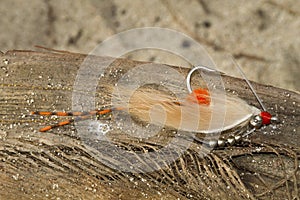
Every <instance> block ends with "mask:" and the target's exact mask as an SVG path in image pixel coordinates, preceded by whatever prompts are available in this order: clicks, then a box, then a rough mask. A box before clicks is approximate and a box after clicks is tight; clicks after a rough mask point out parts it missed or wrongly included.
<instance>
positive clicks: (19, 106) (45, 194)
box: [0, 51, 300, 199]
mask: <svg viewBox="0 0 300 200" xmlns="http://www.w3.org/2000/svg"><path fill="white" fill-rule="evenodd" d="M0 56H1V61H2V62H1V69H0V70H1V71H0V94H1V96H0V107H1V109H0V122H1V124H0V199H30V198H32V199H46V198H49V199H58V198H60V199H177V198H180V199H205V198H207V199H257V198H258V199H299V197H300V189H299V186H300V182H299V181H300V174H299V154H300V148H299V141H300V135H299V127H300V126H299V122H300V113H299V106H300V95H299V94H298V93H295V92H291V91H286V90H283V89H279V88H274V87H272V86H266V85H260V84H257V83H253V85H254V87H255V89H256V90H257V92H258V94H259V96H261V97H262V99H263V101H264V102H265V104H266V106H267V108H268V109H269V110H270V111H271V112H272V113H276V115H278V117H279V118H280V119H281V123H280V124H279V125H277V126H276V129H273V128H272V127H271V126H269V127H266V128H264V129H261V130H258V131H256V132H255V134H253V135H251V137H250V140H251V142H244V143H242V144H240V145H235V146H233V147H227V148H224V149H216V150H213V151H212V152H210V153H209V154H208V155H207V156H206V157H201V154H199V153H198V151H199V150H198V149H197V147H198V146H199V144H198V143H197V142H193V144H192V145H191V146H190V148H189V149H188V150H186V152H185V153H184V154H183V155H181V156H180V157H179V158H178V159H177V160H176V162H175V163H172V164H171V165H169V166H166V167H165V168H162V169H160V170H157V171H152V172H148V173H129V172H122V171H118V170H116V169H113V168H111V167H108V166H107V165H105V164H103V163H102V162H101V160H99V159H98V158H96V157H94V156H93V154H92V153H91V152H90V150H89V149H88V148H86V146H85V145H83V144H82V141H81V139H82V138H80V137H79V136H78V134H77V131H76V128H75V127H74V125H68V126H65V127H62V128H60V129H53V130H51V131H49V132H46V133H40V132H38V130H39V128H41V127H42V126H44V125H48V124H49V123H50V124H51V123H53V121H56V119H53V118H51V117H43V118H40V117H37V116H31V115H29V113H30V111H36V110H49V111H53V110H57V111H59V110H66V111H67V110H71V108H72V94H73V92H74V90H75V88H73V85H74V81H75V78H76V75H77V73H78V69H79V67H80V65H81V64H82V62H83V61H84V59H85V58H86V55H82V54H73V53H67V52H65V53H59V52H56V53H53V52H33V51H9V52H6V53H3V54H2V55H0ZM109 60H110V58H104V57H92V58H91V60H90V64H91V65H92V64H95V63H99V62H100V63H101V62H106V61H109ZM139 63H140V62H136V61H130V60H125V59H117V60H115V61H114V62H113V64H112V65H111V68H110V69H113V70H111V71H109V70H108V71H107V72H106V73H105V76H104V77H103V78H102V79H101V80H102V81H101V82H100V83H99V84H100V86H99V87H98V88H97V95H96V101H97V102H98V103H99V105H103V104H105V103H107V102H108V101H109V100H108V99H109V98H110V96H109V93H110V92H111V91H109V90H110V89H109V88H110V87H111V86H113V85H114V83H116V81H117V80H118V79H119V78H120V77H121V76H122V74H124V73H125V72H126V71H128V70H129V69H132V68H134V67H135V66H136V65H138V64H139ZM173 68H174V69H176V70H178V71H179V72H180V73H183V74H186V73H187V69H182V68H179V67H173ZM120 69H121V70H120ZM112 72H118V73H112ZM91 73H92V72H91ZM87 76H88V75H87ZM223 80H224V83H225V85H226V88H227V89H228V92H230V93H231V92H232V91H235V94H238V95H239V97H241V98H243V99H245V100H246V101H247V102H248V103H250V104H255V105H257V102H256V100H255V98H254V97H253V95H252V94H251V91H249V89H247V85H246V84H245V82H244V81H243V80H240V79H237V78H232V77H229V76H226V75H224V76H223ZM83 84H87V86H88V83H83ZM73 89H74V90H73ZM80 92H86V91H80ZM106 120H108V121H109V119H106ZM111 132H112V133H111V134H110V135H109V137H110V138H111V139H112V141H114V142H115V143H116V145H118V147H122V148H123V149H126V150H127V151H131V152H135V151H141V152H145V151H146V149H147V150H148V151H156V150H158V149H159V146H160V145H163V144H165V143H166V142H167V141H168V139H170V138H168V137H172V136H171V135H172V132H168V130H167V129H165V131H162V133H161V135H160V136H158V139H156V140H155V141H151V142H147V141H146V140H133V139H132V138H126V137H125V138H124V137H123V136H121V134H119V133H120V130H117V129H113V131H111ZM154 144H156V146H155V145H154ZM106 153H107V157H105V156H104V157H105V158H107V159H108V160H109V159H110V158H109V155H110V153H113V152H109V151H107V152H106ZM111 159H112V158H111ZM112 160H113V159H112ZM132 162H134V161H133V160H128V165H130V164H131V163H132Z"/></svg>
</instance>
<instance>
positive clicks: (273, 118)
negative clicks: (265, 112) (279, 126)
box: [271, 116, 279, 124]
mask: <svg viewBox="0 0 300 200" xmlns="http://www.w3.org/2000/svg"><path fill="white" fill-rule="evenodd" d="M271 123H272V124H273V123H279V119H278V117H275V116H273V117H271Z"/></svg>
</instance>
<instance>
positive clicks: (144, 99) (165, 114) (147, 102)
mask: <svg viewBox="0 0 300 200" xmlns="http://www.w3.org/2000/svg"><path fill="white" fill-rule="evenodd" d="M237 67H238V69H239V71H240V73H241V75H242V76H243V78H244V79H245V81H246V83H247V84H248V86H249V88H250V89H251V91H252V93H253V94H254V95H255V97H256V99H257V101H258V102H259V104H260V105H261V108H262V109H261V110H260V109H258V108H256V107H254V106H251V105H249V104H247V103H246V102H245V101H243V100H242V99H240V98H238V97H233V96H229V95H228V96H226V98H225V99H222V98H215V97H212V96H211V95H210V92H209V90H208V89H207V88H197V89H192V86H191V79H192V75H193V73H194V72H195V71H198V70H200V71H205V72H209V73H215V72H217V71H216V70H214V69H210V68H208V67H205V66H197V67H194V68H192V69H191V70H190V71H189V73H188V74H187V77H186V87H187V91H188V94H187V95H186V98H185V99H177V98H176V97H173V96H171V95H169V94H167V93H164V92H158V90H157V89H153V88H142V89H139V90H137V91H135V92H134V93H133V95H132V96H131V98H130V103H129V105H128V107H113V106H112V107H110V108H102V109H98V110H93V111H89V112H48V111H35V112H31V114H33V115H41V116H50V115H55V116H72V117H73V118H72V119H68V120H65V121H62V122H59V123H56V124H53V125H49V126H45V127H43V128H41V129H40V130H39V131H40V132H46V131H49V130H51V129H53V128H56V127H61V126H65V125H68V124H71V123H73V122H77V121H82V120H86V119H89V118H90V117H92V116H95V115H96V116H104V115H106V114H109V113H112V112H113V111H117V112H119V111H127V112H129V113H130V115H132V116H135V117H136V118H138V119H140V120H142V121H145V122H151V124H156V125H163V126H166V127H171V128H175V129H178V130H183V131H190V132H195V133H202V134H206V135H207V134H214V133H217V132H226V131H229V130H231V129H234V128H236V127H243V128H242V129H240V130H238V131H235V132H234V134H231V135H230V136H228V137H227V138H219V139H217V140H211V141H209V142H208V145H209V146H212V147H216V146H220V147H223V146H226V145H233V144H235V143H237V142H239V141H240V140H241V139H242V138H244V137H246V136H248V135H250V134H251V133H253V132H254V131H255V130H256V129H259V128H261V127H262V126H264V125H269V124H271V123H274V122H278V119H277V117H275V116H272V115H271V114H270V113H269V112H268V111H267V110H266V108H265V106H264V105H263V103H262V101H261V100H260V98H259V97H258V95H257V94H256V92H255V90H254V88H253V87H252V85H251V83H250V82H249V81H248V79H247V78H246V76H245V74H244V73H243V72H242V70H241V68H240V67H239V66H238V65H237ZM219 108H220V109H221V108H225V115H224V121H223V123H219V122H214V121H211V119H212V113H213V110H218V109H219ZM183 111H184V112H183ZM184 113H188V114H184ZM195 119H196V121H195ZM182 121H184V122H185V123H182ZM195 123H196V125H195ZM211 123H215V126H213V128H210V125H211ZM219 124H220V125H219Z"/></svg>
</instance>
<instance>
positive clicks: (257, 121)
mask: <svg viewBox="0 0 300 200" xmlns="http://www.w3.org/2000/svg"><path fill="white" fill-rule="evenodd" d="M262 123H263V120H262V118H261V116H259V115H255V116H254V117H252V118H251V120H250V125H251V126H253V127H254V128H260V127H261V126H262Z"/></svg>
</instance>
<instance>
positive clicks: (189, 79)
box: [186, 65, 218, 93]
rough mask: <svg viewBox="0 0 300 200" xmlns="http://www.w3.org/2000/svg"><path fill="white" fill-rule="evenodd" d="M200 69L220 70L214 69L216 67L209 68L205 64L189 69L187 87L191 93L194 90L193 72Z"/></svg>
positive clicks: (208, 70)
mask: <svg viewBox="0 0 300 200" xmlns="http://www.w3.org/2000/svg"><path fill="white" fill-rule="evenodd" d="M198 69H200V70H204V71H207V72H218V71H216V70H214V69H211V68H208V67H205V66H201V65H199V66H196V67H194V68H193V69H191V70H190V71H189V73H188V75H187V76H186V87H187V89H188V91H189V93H192V92H193V90H192V87H191V77H192V74H193V73H194V72H195V71H196V70H198Z"/></svg>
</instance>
